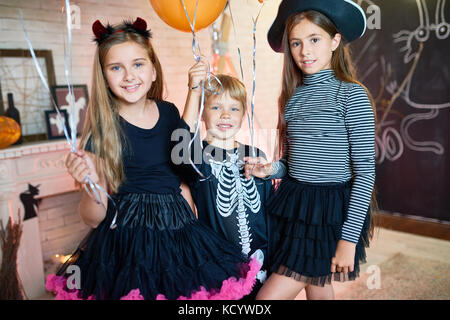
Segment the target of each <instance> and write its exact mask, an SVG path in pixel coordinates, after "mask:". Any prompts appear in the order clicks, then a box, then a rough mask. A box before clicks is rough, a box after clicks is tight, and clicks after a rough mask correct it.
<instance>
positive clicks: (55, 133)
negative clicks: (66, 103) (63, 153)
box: [45, 109, 70, 140]
mask: <svg viewBox="0 0 450 320" xmlns="http://www.w3.org/2000/svg"><path fill="white" fill-rule="evenodd" d="M59 112H60V113H61V115H62V116H63V117H64V121H65V122H66V128H67V130H68V134H69V135H70V127H69V117H68V116H67V111H66V110H62V109H61V110H59ZM45 123H46V124H47V138H48V139H49V140H54V139H61V138H65V135H64V129H63V127H62V125H61V124H60V122H59V121H58V113H57V112H56V110H45Z"/></svg>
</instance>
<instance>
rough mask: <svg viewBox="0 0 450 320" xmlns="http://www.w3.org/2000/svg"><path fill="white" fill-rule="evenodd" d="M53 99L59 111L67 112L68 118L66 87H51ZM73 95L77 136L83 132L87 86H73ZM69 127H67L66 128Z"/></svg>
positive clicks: (69, 101) (68, 107)
mask: <svg viewBox="0 0 450 320" xmlns="http://www.w3.org/2000/svg"><path fill="white" fill-rule="evenodd" d="M52 92H53V97H54V99H55V102H56V104H57V105H58V107H59V108H60V109H61V110H65V111H67V113H68V115H69V117H70V111H71V110H70V109H71V108H70V104H71V97H70V92H69V89H68V87H67V86H53V87H52ZM73 94H74V95H75V99H74V100H75V117H74V119H75V124H76V126H77V135H80V134H81V132H82V131H83V125H84V119H85V118H86V112H87V105H88V102H89V95H88V90H87V86H86V85H84V84H81V85H73ZM69 125H70V124H69ZM67 127H69V126H67Z"/></svg>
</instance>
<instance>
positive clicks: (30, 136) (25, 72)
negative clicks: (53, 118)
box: [0, 49, 56, 143]
mask: <svg viewBox="0 0 450 320" xmlns="http://www.w3.org/2000/svg"><path fill="white" fill-rule="evenodd" d="M34 53H35V57H36V58H37V61H38V63H39V65H40V66H41V69H42V73H43V76H44V77H45V78H46V80H47V83H48V85H49V87H50V88H51V87H52V86H54V85H56V75H55V69H54V65H53V54H52V51H51V50H35V51H34ZM0 78H1V81H2V83H1V86H2V97H1V99H0V100H3V106H4V108H3V109H4V111H5V110H6V109H7V108H8V105H7V101H8V100H7V95H8V93H12V94H13V96H14V98H15V99H14V103H15V107H16V108H17V109H18V110H19V112H20V118H21V131H22V138H23V142H24V143H25V142H35V141H45V140H46V139H47V134H46V133H47V132H46V125H45V117H44V113H43V112H42V110H46V109H49V108H52V104H51V94H48V92H47V91H46V90H45V87H44V86H43V85H42V82H41V80H40V78H39V76H38V73H37V71H36V67H35V65H34V61H33V57H32V55H31V53H30V50H28V49H0ZM25 88H26V89H25ZM30 92H33V94H30ZM0 111H1V110H0Z"/></svg>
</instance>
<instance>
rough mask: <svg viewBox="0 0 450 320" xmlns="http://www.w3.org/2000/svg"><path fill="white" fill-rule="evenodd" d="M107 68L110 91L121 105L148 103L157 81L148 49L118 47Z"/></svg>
mask: <svg viewBox="0 0 450 320" xmlns="http://www.w3.org/2000/svg"><path fill="white" fill-rule="evenodd" d="M103 66H104V67H103V72H104V75H105V78H106V81H107V83H108V86H109V89H110V90H111V91H112V92H113V93H114V95H115V96H116V98H117V99H118V101H119V103H120V105H133V104H136V103H140V102H145V100H146V99H147V93H148V92H149V90H150V88H151V86H152V83H153V82H154V81H155V80H156V71H155V68H154V66H153V64H152V62H151V61H150V58H149V55H148V52H147V50H146V49H144V48H143V47H142V46H140V45H139V44H137V43H136V42H133V41H128V42H124V43H120V44H116V45H114V46H112V47H111V48H110V49H109V51H108V53H107V54H106V57H105V61H104V64H103Z"/></svg>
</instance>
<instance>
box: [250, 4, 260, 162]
mask: <svg viewBox="0 0 450 320" xmlns="http://www.w3.org/2000/svg"><path fill="white" fill-rule="evenodd" d="M263 6H264V4H262V5H261V7H260V8H259V12H258V15H257V16H256V19H253V17H252V20H253V33H252V35H253V57H252V59H253V69H252V72H253V87H252V99H251V110H252V115H251V120H250V116H249V115H248V114H247V118H248V125H249V128H250V139H251V146H252V156H253V157H255V156H256V152H255V142H254V137H255V128H254V116H255V90H256V24H257V23H258V19H259V15H260V14H261V10H262V8H263Z"/></svg>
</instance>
